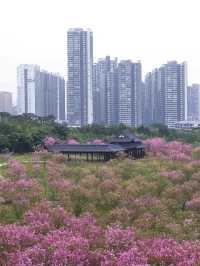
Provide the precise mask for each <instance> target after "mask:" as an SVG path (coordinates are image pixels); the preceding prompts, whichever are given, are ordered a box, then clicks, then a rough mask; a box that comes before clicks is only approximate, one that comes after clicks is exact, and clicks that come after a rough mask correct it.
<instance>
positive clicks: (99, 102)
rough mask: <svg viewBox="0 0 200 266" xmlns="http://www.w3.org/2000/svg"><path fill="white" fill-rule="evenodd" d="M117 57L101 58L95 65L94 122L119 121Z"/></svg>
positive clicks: (107, 122)
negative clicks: (113, 58)
mask: <svg viewBox="0 0 200 266" xmlns="http://www.w3.org/2000/svg"><path fill="white" fill-rule="evenodd" d="M117 66H118V65H117V59H115V60H111V59H110V56H106V58H104V59H99V60H98V62H97V63H96V64H94V66H93V112H94V123H100V124H105V125H113V124H117V123H118V82H117Z"/></svg>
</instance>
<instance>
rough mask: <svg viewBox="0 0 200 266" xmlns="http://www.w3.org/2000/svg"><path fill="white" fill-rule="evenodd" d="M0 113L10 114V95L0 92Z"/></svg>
mask: <svg viewBox="0 0 200 266" xmlns="http://www.w3.org/2000/svg"><path fill="white" fill-rule="evenodd" d="M0 112H6V113H10V114H11V113H12V93H10V92H7V91H0Z"/></svg>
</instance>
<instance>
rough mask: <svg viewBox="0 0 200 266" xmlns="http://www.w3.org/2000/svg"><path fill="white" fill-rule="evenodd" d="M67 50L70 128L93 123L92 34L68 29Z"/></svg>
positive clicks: (77, 29) (81, 30) (87, 31)
mask: <svg viewBox="0 0 200 266" xmlns="http://www.w3.org/2000/svg"><path fill="white" fill-rule="evenodd" d="M67 48H68V49H67V56H68V61H67V62H68V81H67V120H68V123H69V125H71V126H84V125H87V124H91V123H92V122H93V94H92V91H93V90H92V87H93V84H92V83H93V78H92V74H93V33H92V32H91V31H90V30H83V29H80V28H75V29H69V31H68V33H67Z"/></svg>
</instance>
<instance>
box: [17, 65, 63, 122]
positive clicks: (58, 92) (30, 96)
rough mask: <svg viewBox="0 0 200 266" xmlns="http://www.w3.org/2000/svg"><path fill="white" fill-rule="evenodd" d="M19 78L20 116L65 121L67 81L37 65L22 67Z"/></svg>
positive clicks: (18, 101)
mask: <svg viewBox="0 0 200 266" xmlns="http://www.w3.org/2000/svg"><path fill="white" fill-rule="evenodd" d="M17 72H18V73H17V78H18V97H17V103H18V114H23V113H32V114H35V115H38V116H41V117H47V116H54V117H55V119H57V120H60V121H64V120H65V81H64V78H63V77H61V76H60V75H59V74H54V73H49V72H47V71H44V70H40V67H39V66H37V65H20V66H19V67H18V69H17Z"/></svg>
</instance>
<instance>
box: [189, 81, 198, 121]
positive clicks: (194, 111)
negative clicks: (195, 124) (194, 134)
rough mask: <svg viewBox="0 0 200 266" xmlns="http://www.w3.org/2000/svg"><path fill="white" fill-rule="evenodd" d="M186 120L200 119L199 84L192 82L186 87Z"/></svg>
mask: <svg viewBox="0 0 200 266" xmlns="http://www.w3.org/2000/svg"><path fill="white" fill-rule="evenodd" d="M187 94H188V96H187V97H188V98H187V99H188V120H190V121H200V84H193V85H192V86H189V87H188V89H187Z"/></svg>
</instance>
